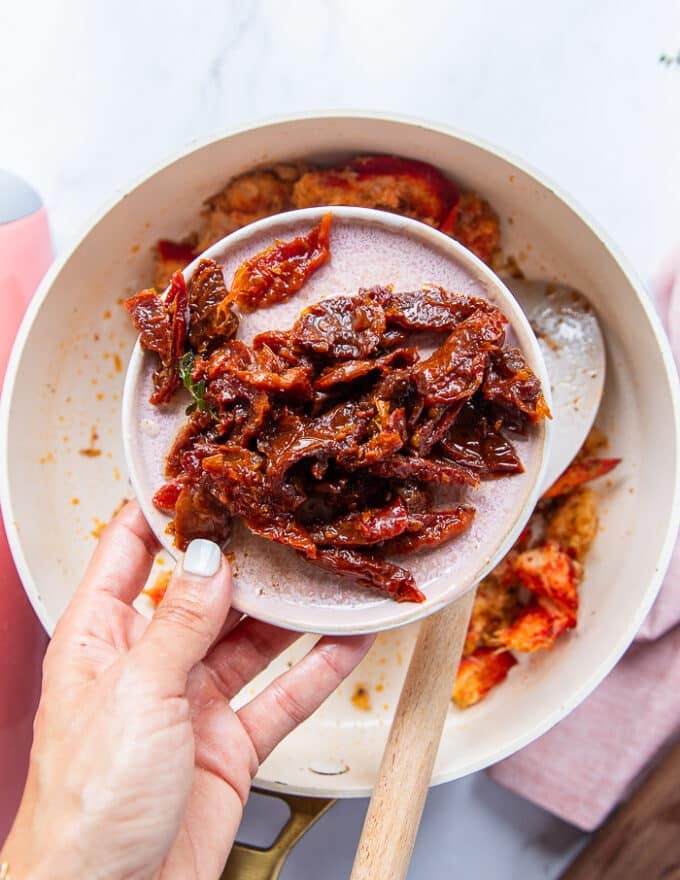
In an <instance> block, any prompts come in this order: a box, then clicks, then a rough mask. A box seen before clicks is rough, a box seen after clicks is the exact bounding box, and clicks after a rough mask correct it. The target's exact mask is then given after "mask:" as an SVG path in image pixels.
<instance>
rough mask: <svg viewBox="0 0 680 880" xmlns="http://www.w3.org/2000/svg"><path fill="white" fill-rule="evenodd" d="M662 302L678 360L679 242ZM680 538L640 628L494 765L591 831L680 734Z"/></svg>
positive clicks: (524, 791) (507, 781)
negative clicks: (592, 682)
mask: <svg viewBox="0 0 680 880" xmlns="http://www.w3.org/2000/svg"><path fill="white" fill-rule="evenodd" d="M656 288H657V293H658V296H657V304H658V308H659V312H660V314H661V317H662V320H663V322H664V326H665V328H666V332H667V333H668V337H669V339H670V342H671V347H672V349H673V354H674V356H675V362H676V364H678V365H680V250H678V251H677V253H676V254H675V255H674V256H673V257H672V258H671V259H670V260H669V261H668V262H667V264H666V265H665V266H664V267H663V269H662V271H661V273H660V275H659V278H658V280H657V285H656ZM678 624H680V542H678V544H676V546H675V550H674V552H673V558H672V560H671V564H670V567H669V569H668V573H667V574H666V578H665V580H664V583H663V586H662V588H661V591H660V593H659V596H658V598H657V600H656V602H655V603H654V606H653V607H652V610H651V611H650V613H649V615H648V617H647V619H646V620H645V622H644V624H643V625H642V627H641V629H640V632H639V633H638V636H637V638H636V640H635V642H634V643H633V645H632V647H631V648H629V650H628V652H627V653H626V654H625V655H624V657H623V659H622V660H621V661H620V662H619V664H618V665H617V666H616V667H615V668H614V670H613V671H612V672H611V673H610V675H609V676H608V677H607V678H606V679H605V681H604V682H603V683H602V684H601V685H600V686H599V687H598V688H597V690H596V691H595V692H594V693H593V694H592V695H591V696H590V697H589V698H588V699H587V700H585V702H583V703H582V704H581V705H580V706H579V707H578V708H577V709H575V710H574V711H573V712H572V713H571V715H569V716H568V717H567V718H566V719H565V720H564V721H562V722H561V723H560V724H558V725H557V726H556V727H554V728H553V729H552V730H550V731H549V732H548V733H546V734H545V735H544V736H542V737H541V738H540V739H539V740H537V741H536V742H534V743H532V744H531V745H530V746H528V747H527V748H525V749H523V750H522V751H521V752H518V753H517V754H516V755H513V756H512V757H510V758H508V759H507V760H505V761H501V762H500V763H499V764H496V766H495V767H492V768H491V769H490V770H489V774H490V776H491V777H492V779H494V780H495V781H496V782H499V783H500V784H501V785H504V786H506V787H507V788H509V789H512V790H513V791H515V792H517V793H518V794H521V795H522V796H523V797H525V798H528V799H529V800H531V801H533V802H534V803H536V804H538V805H539V806H541V807H544V808H545V809H546V810H549V811H550V812H551V813H554V814H555V815H556V816H559V817H561V818H562V819H565V820H566V821H567V822H571V823H572V824H573V825H576V826H578V827H579V828H581V829H583V830H584V831H592V830H593V829H594V828H596V827H597V826H598V825H600V823H601V822H603V821H604V819H605V818H606V817H607V815H608V814H609V813H610V812H611V810H612V809H613V808H614V807H615V806H616V805H617V804H618V803H619V801H620V800H621V799H622V798H623V797H625V796H626V794H627V793H628V792H629V791H630V789H631V788H633V787H634V785H635V783H636V781H637V779H638V778H639V776H640V775H641V774H642V773H643V772H644V771H645V770H646V768H647V767H648V766H649V765H650V764H651V763H652V762H653V761H654V759H655V758H657V757H658V756H659V755H660V754H661V753H662V752H663V751H664V749H665V748H667V747H668V746H669V745H670V744H671V743H672V742H673V741H674V740H675V739H676V738H677V737H678V735H680V625H678Z"/></svg>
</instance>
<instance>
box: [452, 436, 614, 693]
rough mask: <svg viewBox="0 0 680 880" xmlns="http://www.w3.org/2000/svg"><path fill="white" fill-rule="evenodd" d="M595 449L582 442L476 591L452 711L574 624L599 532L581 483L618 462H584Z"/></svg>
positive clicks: (589, 494)
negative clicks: (588, 560)
mask: <svg viewBox="0 0 680 880" xmlns="http://www.w3.org/2000/svg"><path fill="white" fill-rule="evenodd" d="M594 437H595V432H593V438H594ZM594 445H595V441H594V439H592V438H589V439H588V440H586V442H585V444H584V448H583V450H582V452H581V453H579V455H578V456H577V457H576V459H575V460H574V461H573V462H572V464H570V465H569V467H568V468H567V469H566V470H565V471H564V473H563V474H562V475H561V476H560V477H559V478H558V479H557V480H556V481H555V483H554V484H553V486H551V487H550V489H548V491H547V492H545V494H544V496H543V499H542V500H541V502H540V503H539V505H538V507H537V509H536V511H535V512H534V514H533V516H532V518H531V520H530V521H529V524H528V526H527V528H526V529H524V531H523V532H522V535H521V536H520V538H519V539H518V541H517V543H516V544H515V546H514V547H513V549H512V550H511V551H510V553H509V554H508V555H507V556H506V557H505V559H503V560H502V561H501V562H500V563H499V565H498V566H497V567H496V568H495V569H494V570H493V571H492V572H491V574H490V575H488V576H487V577H486V578H485V579H484V580H483V581H482V583H481V584H480V585H479V588H478V590H477V595H476V597H475V602H474V606H473V609H472V616H471V619H470V624H469V626H468V632H467V638H466V641H465V646H464V648H463V660H462V662H461V667H460V670H459V673H458V678H457V682H456V686H455V688H454V691H453V694H452V699H453V701H454V703H456V705H457V706H458V707H459V708H462V709H465V708H468V707H469V706H473V705H475V703H478V702H479V701H480V700H482V699H483V698H484V697H485V696H486V695H487V694H488V693H489V691H490V690H492V688H494V687H495V686H496V685H497V684H500V682H501V681H503V680H504V679H505V677H506V676H507V674H508V672H509V671H510V668H511V667H512V665H513V663H514V662H516V660H515V658H514V657H513V655H512V653H511V652H513V651H514V652H517V653H533V652H534V651H539V650H550V649H551V648H552V647H553V646H554V645H555V643H556V641H557V639H559V638H560V636H562V635H563V634H564V633H566V632H568V631H569V630H571V629H573V628H574V627H575V626H576V625H577V622H578V605H579V594H578V590H579V586H580V584H581V581H582V579H583V561H584V559H585V557H586V554H587V553H588V550H589V549H590V546H591V544H592V543H593V541H594V540H595V536H596V535H597V530H598V516H597V495H596V494H595V492H594V491H593V490H592V489H591V488H589V487H588V486H586V485H585V484H586V483H588V482H590V481H591V480H594V479H596V478H598V477H601V476H603V475H605V474H607V473H609V472H610V471H611V470H612V469H613V468H614V467H616V465H617V464H618V463H619V461H620V459H617V458H601V459H598V458H592V457H587V456H588V454H589V453H590V454H591V455H592V452H590V450H591V449H592V447H593V446H594ZM499 658H501V659H499ZM508 658H512V661H513V662H512V663H511V662H509V659H508Z"/></svg>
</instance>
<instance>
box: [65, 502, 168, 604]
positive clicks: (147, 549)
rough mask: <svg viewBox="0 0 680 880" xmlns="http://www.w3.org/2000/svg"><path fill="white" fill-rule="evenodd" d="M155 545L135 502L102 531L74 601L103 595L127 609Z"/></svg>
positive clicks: (156, 544)
mask: <svg viewBox="0 0 680 880" xmlns="http://www.w3.org/2000/svg"><path fill="white" fill-rule="evenodd" d="M158 550H159V544H158V541H157V540H156V538H155V536H154V534H153V532H152V531H151V529H150V528H149V525H148V523H147V521H146V520H145V519H144V514H143V513H142V511H141V509H140V507H139V505H138V504H137V502H136V501H131V502H130V503H129V504H126V505H125V507H124V508H123V509H122V510H121V512H120V513H119V514H118V515H117V516H116V517H115V518H114V519H113V520H112V521H111V522H110V523H109V525H108V526H107V527H106V528H105V529H104V532H103V533H102V536H101V538H100V539H99V543H98V544H97V549H96V550H95V551H94V554H93V556H92V559H91V560H90V564H89V565H88V567H87V571H86V572H85V577H84V578H83V580H82V581H81V583H80V587H79V588H78V592H77V594H76V597H77V598H78V599H82V598H86V597H88V596H91V595H93V594H95V593H105V594H108V595H110V596H113V597H115V598H116V599H120V600H121V601H122V602H125V603H126V604H127V605H129V604H131V603H132V601H133V599H135V597H136V596H137V595H138V594H139V592H140V591H141V589H142V587H143V586H144V583H145V581H146V579H147V577H148V576H149V572H150V571H151V564H152V562H153V560H154V556H155V555H156V553H157V552H158Z"/></svg>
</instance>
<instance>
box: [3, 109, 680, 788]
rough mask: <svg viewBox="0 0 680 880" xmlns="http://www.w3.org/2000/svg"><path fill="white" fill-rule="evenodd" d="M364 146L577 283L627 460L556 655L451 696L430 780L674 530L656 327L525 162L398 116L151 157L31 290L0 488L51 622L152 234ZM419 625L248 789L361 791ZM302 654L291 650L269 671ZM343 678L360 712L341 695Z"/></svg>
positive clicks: (582, 645)
mask: <svg viewBox="0 0 680 880" xmlns="http://www.w3.org/2000/svg"><path fill="white" fill-rule="evenodd" d="M365 152H393V153H398V154H401V155H404V156H411V157H414V158H417V159H423V160H425V161H428V162H431V163H433V164H434V165H436V166H438V167H439V168H441V169H442V170H443V171H444V172H445V173H447V174H448V175H450V176H451V177H452V178H454V179H456V180H458V181H459V182H460V183H461V184H462V185H463V186H464V187H466V188H471V189H474V190H477V191H478V192H480V193H481V194H482V195H483V196H485V197H486V198H488V199H489V201H490V202H491V203H492V204H493V206H494V207H495V208H496V210H497V211H498V212H499V214H500V216H501V218H502V221H503V243H504V250H505V252H506V253H511V254H513V255H514V256H515V258H516V259H517V260H518V262H519V263H520V265H521V267H522V269H523V270H524V272H525V273H526V275H527V276H528V277H532V278H544V279H548V280H554V281H559V282H565V283H568V284H570V285H572V286H574V287H576V288H577V289H580V290H582V291H583V292H584V293H585V294H586V295H587V296H588V298H589V299H590V300H591V302H592V303H593V305H594V307H595V309H596V311H597V314H598V317H599V319H600V322H601V325H602V327H603V330H604V334H605V339H606V343H607V349H608V364H607V384H606V388H605V394H604V399H603V404H602V409H601V413H600V417H599V425H600V427H601V428H602V429H603V430H604V431H605V432H606V433H607V434H608V436H609V438H610V452H611V454H612V455H616V456H620V457H621V458H623V463H622V464H621V465H620V467H619V468H617V470H616V472H615V474H614V477H613V479H612V480H611V481H608V482H606V483H602V484H600V485H599V486H596V488H598V490H599V491H600V493H601V496H602V504H601V515H602V529H601V533H600V535H599V536H598V539H597V541H596V543H595V545H594V547H593V550H592V552H591V554H590V556H589V558H588V561H587V576H586V579H585V582H584V584H583V586H582V590H581V596H582V604H581V612H580V619H579V626H578V629H577V630H576V632H575V633H574V634H573V635H571V636H568V637H565V638H563V639H561V640H560V642H559V644H558V645H557V647H556V648H555V649H554V650H553V651H552V652H544V653H538V654H536V655H533V656H531V657H525V658H523V659H522V662H521V663H520V665H519V666H517V667H516V668H515V669H514V670H513V671H512V672H511V674H510V676H509V677H508V679H507V681H506V682H505V683H504V684H503V685H502V686H501V687H498V688H497V689H496V690H494V691H493V692H492V694H491V695H490V696H489V697H488V698H487V699H486V700H484V701H483V702H482V703H480V704H479V705H478V706H476V707H474V708H473V709H469V710H467V711H465V712H461V711H458V710H456V709H454V708H453V707H452V708H451V709H450V712H449V716H448V718H447V722H446V726H445V731H444V736H443V740H442V744H441V748H440V750H439V755H438V758H437V762H436V766H435V771H434V776H433V783H438V782H443V781H445V780H448V779H453V778H455V777H458V776H461V775H463V774H466V773H469V772H471V771H473V770H477V769H479V768H481V767H484V766H487V765H489V764H491V763H493V762H495V761H498V760H499V759H501V758H503V757H505V756H507V755H508V754H510V753H511V752H513V751H515V750H516V749H518V748H520V747H521V746H523V745H525V744H526V743H528V742H529V741H531V740H532V739H534V738H535V737H537V736H539V735H540V734H541V733H543V732H544V731H545V730H547V729H548V728H549V727H550V726H552V725H553V724H555V723H556V722H557V721H559V720H560V718H562V717H564V715H566V714H567V713H568V712H569V711H570V710H571V709H573V708H574V707H575V706H576V705H577V704H578V703H579V702H580V701H581V700H583V699H584V698H585V697H586V696H587V695H588V694H589V693H590V691H591V690H592V689H593V688H594V687H595V686H596V685H597V684H598V682H600V681H601V680H602V678H603V677H604V676H605V675H606V674H607V672H608V671H609V670H610V669H611V667H612V666H613V665H614V663H615V662H616V661H617V659H618V658H619V657H620V656H621V654H622V653H623V651H624V650H625V648H626V647H627V645H628V644H629V643H630V641H631V639H632V638H633V636H634V634H635V632H636V630H637V628H638V627H639V625H640V623H641V622H642V620H643V618H644V616H645V614H646V612H647V610H648V609H649V607H650V605H651V603H652V601H653V599H654V596H655V595H656V592H657V590H658V587H659V585H660V583H661V579H662V577H663V573H664V570H665V568H666V565H667V562H668V559H669V554H670V550H671V547H672V543H673V540H674V537H675V532H676V527H677V524H678V513H679V511H678V503H677V487H678V408H677V389H676V375H675V368H674V366H673V363H672V360H671V356H670V353H669V350H668V347H667V345H666V342H665V340H664V338H663V336H662V333H661V330H660V326H659V322H658V320H657V319H656V317H655V315H654V313H653V310H652V307H651V305H650V304H649V302H648V301H647V298H646V295H645V292H644V290H643V289H642V287H641V286H640V284H639V282H638V281H637V280H636V279H635V278H634V277H633V276H632V275H631V273H630V271H629V270H628V269H627V268H626V266H625V265H624V264H623V263H622V260H621V258H620V256H619V255H618V254H617V253H615V252H614V251H613V250H612V248H611V246H610V245H609V244H608V243H607V242H606V238H605V237H604V235H603V234H602V232H601V231H600V230H598V229H595V228H593V225H592V223H591V222H590V221H589V220H588V219H586V218H584V216H583V214H582V212H581V211H580V210H579V209H578V208H576V207H574V206H573V205H572V204H571V203H570V201H569V200H568V199H567V198H566V197H565V196H564V195H563V194H561V193H559V192H558V191H556V190H555V188H554V187H553V186H552V185H549V184H547V183H545V182H544V181H542V180H541V179H540V178H539V177H538V176H537V175H536V174H534V173H533V172H532V171H530V170H529V169H527V168H526V166H525V165H524V164H523V163H521V162H519V161H518V160H516V159H511V158H508V157H506V156H504V155H502V154H501V153H499V152H498V151H497V150H495V149H493V148H491V147H489V146H487V145H485V144H482V143H480V142H478V141H476V140H475V139H472V138H469V137H465V136H462V135H460V134H457V133H453V132H451V131H448V130H443V129H441V128H437V127H430V126H427V125H423V124H420V123H415V122H412V121H405V120H400V119H385V118H374V117H368V116H327V117H318V116H317V117H306V118H298V119H293V120H288V121H281V122H275V123H272V124H269V125H266V126H262V127H260V128H253V129H249V130H244V131H240V132H236V133H233V134H230V135H227V136H225V137H222V138H218V139H217V140H214V141H212V142H210V143H208V144H205V145H204V146H201V147H198V148H196V149H194V150H193V151H191V152H189V153H188V154H186V155H184V156H181V157H179V158H178V159H176V160H175V161H173V162H171V163H169V164H167V165H165V166H164V167H162V168H160V169H158V170H157V171H155V172H154V173H153V174H151V175H150V176H149V177H147V178H145V179H144V180H143V181H142V182H141V183H139V184H138V185H137V186H135V187H133V188H132V189H131V190H130V191H129V192H128V193H126V194H125V195H124V197H122V198H120V199H119V200H117V201H116V202H115V203H114V204H113V205H112V206H110V207H109V208H108V209H107V210H106V211H105V212H104V213H103V214H102V216H101V217H100V218H99V219H98V220H97V222H96V223H95V224H94V225H93V226H92V227H91V229H90V230H89V231H88V233H87V234H86V235H85V237H84V238H83V239H82V241H81V242H80V243H79V244H78V245H77V246H76V247H75V248H74V249H73V251H72V252H71V253H70V254H68V255H67V256H66V257H65V258H64V259H63V260H62V261H61V262H60V263H59V264H58V265H56V266H55V267H54V268H53V270H52V271H51V272H50V273H49V275H48V277H47V278H46V279H45V281H44V283H43V285H42V288H41V290H40V292H39V293H38V294H37V296H36V298H35V301H34V303H33V305H32V307H31V309H30V311H29V315H28V317H27V320H26V322H25V323H24V325H23V327H22V330H21V332H20V334H19V339H18V343H17V346H16V349H15V351H14V355H13V359H12V361H11V364H10V367H9V372H8V382H7V385H6V386H5V390H4V392H3V400H2V420H1V421H2V456H1V460H0V484H1V489H2V498H1V500H2V506H3V510H4V512H5V515H6V522H7V530H8V533H9V538H10V541H11V544H12V548H13V551H14V555H15V557H16V561H17V564H18V567H19V570H20V572H21V575H22V578H23V580H24V583H25V586H26V591H27V593H28V595H29V597H30V599H31V602H32V603H33V605H34V607H35V609H36V611H37V613H38V614H39V616H40V618H41V620H42V622H43V624H44V625H45V627H46V628H47V629H48V630H50V631H51V630H52V628H53V627H54V624H55V621H56V619H57V617H58V616H59V615H60V613H61V612H62V611H63V609H64V607H65V605H66V603H67V602H68V600H69V598H70V596H71V594H72V592H73V590H74V588H75V585H76V582H77V580H78V578H79V577H80V574H81V572H82V571H83V568H84V565H85V561H86V559H87V558H88V556H89V554H90V553H91V551H92V549H93V547H94V541H95V538H94V537H93V533H95V534H96V532H97V528H98V526H99V524H100V523H101V522H103V521H106V520H108V519H109V517H110V515H111V512H112V511H113V510H114V508H116V506H117V505H118V504H119V503H120V501H121V499H122V498H124V497H125V496H129V495H130V487H129V485H128V482H127V478H126V474H125V472H124V466H123V450H122V444H121V436H120V412H119V406H120V394H121V390H122V383H123V376H124V372H123V368H124V365H125V363H126V361H127V358H128V355H129V353H130V351H131V348H132V345H133V342H134V333H133V332H132V330H131V329H130V328H129V326H128V321H127V317H126V316H125V315H124V314H123V310H122V309H121V308H120V307H119V305H118V302H119V299H120V298H122V297H124V296H126V295H128V294H130V293H132V292H134V291H135V290H136V289H138V288H140V287H142V286H145V285H147V284H148V282H149V278H150V274H151V267H152V254H151V248H152V246H153V244H154V242H155V241H156V240H157V239H158V238H159V237H170V238H171V237H181V236H182V235H183V234H185V233H186V231H187V230H188V229H191V228H193V227H194V223H195V218H196V215H197V213H198V211H199V209H200V205H201V202H202V200H203V199H204V198H205V197H207V196H208V195H210V194H211V193H213V192H215V191H216V190H218V189H220V188H221V187H222V186H223V184H224V183H225V182H226V180H227V179H228V178H229V177H230V176H232V175H233V174H236V173H238V172H241V171H244V170H246V169H248V168H250V167H252V166H253V165H255V164H258V163H263V162H274V161H279V160H284V159H290V158H299V157H305V158H309V159H313V160H333V159H337V158H340V157H342V156H347V155H351V154H356V153H365ZM81 450H85V451H87V450H90V451H91V452H92V451H94V453H99V454H89V455H88V454H81ZM165 564H166V565H167V561H166V563H165ZM161 570H162V566H160V565H159V566H158V571H161ZM416 626H417V625H411V626H408V627H406V628H402V629H398V630H395V631H393V632H390V633H384V634H381V635H380V636H379V637H378V641H377V644H376V646H375V648H374V649H373V650H372V652H371V654H370V655H369V657H368V658H367V659H366V661H365V662H364V663H363V664H362V665H361V667H360V668H359V669H358V670H357V672H356V673H355V674H354V675H353V676H352V678H351V679H350V680H349V681H348V682H346V683H345V684H344V685H343V686H342V687H341V688H340V689H339V690H338V692H337V693H336V694H335V695H334V696H333V697H332V698H331V699H330V700H329V701H328V703H327V704H326V705H325V706H324V707H323V708H322V709H321V710H320V711H319V712H317V713H316V714H315V715H314V717H313V718H311V719H310V720H309V721H308V722H307V723H306V724H304V725H303V726H302V727H301V728H300V729H299V730H298V731H296V732H295V733H294V734H293V735H292V736H290V737H289V738H288V739H287V740H286V741H285V743H284V744H283V745H281V746H280V747H279V748H278V749H277V750H276V751H275V752H274V754H273V755H272V756H271V757H270V758H269V760H268V761H267V762H266V763H265V764H264V765H263V766H262V768H261V770H260V773H259V775H258V778H257V783H258V784H259V785H260V786H261V787H264V788H266V789H269V790H273V791H282V792H287V793H289V794H290V793H302V794H307V795H316V796H317V797H324V796H328V797H353V796H360V795H366V794H367V793H368V792H369V791H370V789H371V785H372V781H373V778H374V775H375V773H376V770H377V767H378V764H379V761H380V757H381V755H382V751H383V746H384V741H385V737H386V733H387V730H388V726H389V723H390V720H391V717H392V712H393V709H394V706H395V704H396V700H397V697H398V694H399V690H400V687H401V681H402V678H403V673H404V670H405V668H406V664H407V661H408V657H409V653H410V651H411V649H412V645H413V640H414V632H415V627H416ZM305 647H306V645H305V643H304V640H303V642H301V643H300V644H298V645H296V646H294V647H293V648H292V649H291V650H290V651H289V652H288V653H287V654H286V655H284V656H283V657H282V658H281V659H280V660H278V661H277V662H276V663H275V664H274V665H273V666H272V668H271V669H270V670H268V671H267V672H266V673H265V674H264V677H267V678H268V677H271V676H272V675H274V674H276V673H277V672H278V671H280V669H281V668H282V667H285V665H286V663H287V662H288V660H290V659H295V658H296V657H299V656H300V654H301V653H302V652H303V650H304V649H305ZM357 684H362V685H363V686H364V687H365V689H366V690H367V692H368V696H369V703H370V709H368V710H365V709H361V708H358V707H357V706H355V705H354V704H353V702H352V700H351V697H352V694H353V692H354V689H355V687H356V686H357ZM256 687H257V682H255V683H254V684H253V686H252V689H253V690H254V689H255V688H256ZM249 690H250V689H249ZM246 696H247V695H246Z"/></svg>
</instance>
